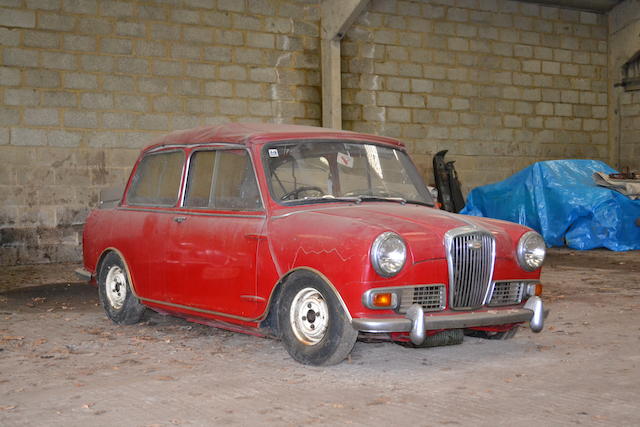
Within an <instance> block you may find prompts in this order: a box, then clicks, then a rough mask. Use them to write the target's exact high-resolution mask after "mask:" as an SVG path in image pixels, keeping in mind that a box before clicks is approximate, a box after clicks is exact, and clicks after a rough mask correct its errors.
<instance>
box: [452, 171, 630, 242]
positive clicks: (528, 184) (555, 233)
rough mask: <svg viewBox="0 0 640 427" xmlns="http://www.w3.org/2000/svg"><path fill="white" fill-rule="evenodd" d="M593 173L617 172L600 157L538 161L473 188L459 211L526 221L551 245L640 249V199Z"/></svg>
mask: <svg viewBox="0 0 640 427" xmlns="http://www.w3.org/2000/svg"><path fill="white" fill-rule="evenodd" d="M594 172H604V173H606V174H610V173H616V171H615V170H614V169H612V168H611V167H610V166H608V165H607V164H605V163H603V162H600V161H596V160H552V161H547V162H538V163H535V164H533V165H531V166H529V167H527V168H525V169H523V170H522V171H520V172H518V173H516V174H515V175H513V176H511V177H509V178H507V179H505V180H504V181H501V182H497V183H495V184H490V185H485V186H482V187H477V188H474V189H473V190H472V191H471V192H470V193H469V196H468V198H467V204H466V206H465V208H464V209H463V210H462V212H460V213H463V214H467V215H474V216H483V217H489V218H497V219H503V220H507V221H512V222H517V223H520V224H523V225H526V226H528V227H531V228H533V229H534V230H536V231H538V232H539V233H540V234H542V236H543V237H544V240H545V242H546V243H547V245H548V246H565V245H566V246H568V247H570V248H573V249H594V248H600V247H605V248H608V249H611V250H614V251H628V250H634V249H640V224H637V223H636V221H640V219H639V218H640V200H631V199H630V198H628V197H627V196H625V195H623V194H621V193H618V192H617V191H614V190H611V189H608V188H605V187H600V186H597V185H596V184H595V183H594V182H593V178H592V175H593V173H594Z"/></svg>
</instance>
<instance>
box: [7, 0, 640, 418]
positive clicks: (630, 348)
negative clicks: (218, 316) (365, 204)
mask: <svg viewBox="0 0 640 427" xmlns="http://www.w3.org/2000/svg"><path fill="white" fill-rule="evenodd" d="M0 58H1V64H0V98H1V100H2V101H1V102H2V106H1V107H0V159H2V165H1V166H0V265H1V266H2V267H3V268H2V269H1V270H0V271H2V272H1V273H0V318H1V319H2V322H1V323H0V424H2V425H33V424H45V425H81V424H82V425H85V424H87V423H94V424H97V425H112V424H115V423H117V422H121V421H122V420H123V419H126V420H127V423H128V424H131V425H140V426H143V425H183V424H184V425H209V424H223V423H224V424H239V425H252V424H258V423H260V424H276V425H283V424H293V425H299V424H303V423H304V424H306V423H315V424H320V425H327V424H337V423H341V424H342V423H349V424H356V425H371V424H383V423H387V424H398V423H400V422H402V423H405V422H416V421H417V422H418V423H420V424H424V425H432V424H459V425H472V424H474V425H502V424H504V425H511V424H514V423H516V422H517V423H522V422H525V423H527V424H533V423H535V422H538V423H543V424H587V425H600V424H602V425H633V424H638V423H639V422H640V416H639V415H638V414H637V396H638V395H639V394H640V385H639V383H638V378H640V367H639V364H640V359H639V356H638V354H640V351H639V350H640V340H639V339H640V327H639V326H638V325H640V322H639V320H640V316H639V314H638V313H639V311H640V303H639V296H640V280H639V279H638V277H639V275H638V273H639V272H640V253H639V252H638V251H630V252H611V251H607V250H593V251H583V252H581V251H574V250H568V249H566V248H557V249H551V250H550V251H549V254H548V260H547V262H546V266H545V268H544V270H543V283H544V285H545V293H544V298H545V303H546V304H547V307H548V308H550V310H551V314H550V316H549V318H548V320H547V324H546V328H545V330H544V331H543V332H542V333H540V334H533V333H531V332H530V331H529V330H528V329H526V328H522V330H521V331H520V332H519V333H518V335H517V336H516V337H515V338H514V339H513V340H510V341H500V342H492V341H487V340H481V339H476V338H466V339H465V342H464V343H463V344H462V345H459V346H452V347H439V348H431V349H419V350H416V349H408V348H404V347H401V346H398V345H395V344H392V343H367V342H358V343H357V344H356V348H355V350H354V353H353V355H352V357H351V358H350V359H349V360H348V361H346V362H344V363H342V364H341V365H338V366H335V367H329V368H310V367H305V366H301V365H297V364H295V363H294V362H293V361H292V360H291V359H290V358H289V357H288V355H287V354H286V352H285V351H284V350H282V348H281V346H280V345H279V344H278V343H277V342H275V341H271V340H265V339H260V338H255V337H251V336H245V335H240V334H234V333H231V332H226V331H222V330H217V329H212V328H208V327H205V326H200V325H195V324H192V323H187V322H184V321H182V320H179V319H175V318H171V317H163V316H161V315H159V314H149V318H148V320H147V321H146V322H144V323H143V324H141V325H135V326H128V327H121V326H116V325H113V324H111V323H110V322H109V321H108V319H107V318H106V317H105V316H104V313H103V312H102V309H101V307H99V306H98V301H97V292H96V290H95V288H93V287H91V286H87V285H86V284H83V283H79V282H78V279H77V278H76V277H74V275H73V270H74V269H75V268H76V267H77V266H78V265H79V263H80V260H81V253H82V248H81V240H82V226H83V223H84V220H85V218H86V216H87V214H88V212H89V211H90V210H91V209H93V208H94V207H96V205H97V203H98V197H99V193H100V191H101V190H104V189H108V188H111V187H118V186H123V185H124V182H125V180H126V179H127V178H128V175H129V172H130V170H131V167H132V165H133V163H134V161H135V159H136V157H137V156H138V153H139V150H140V149H141V148H142V147H144V146H146V145H147V144H148V142H149V141H150V140H152V139H154V138H155V137H157V136H159V135H162V134H165V133H168V132H170V131H172V130H177V129H186V128H193V127H196V126H201V125H205V124H207V125H208V124H217V123H225V122H257V121H259V122H273V123H286V124H304V125H313V126H326V127H333V128H342V129H347V130H356V131H361V132H367V133H373V134H379V135H386V136H391V137H395V138H398V139H400V140H402V141H403V142H405V143H406V145H407V149H408V151H409V153H410V155H411V157H412V159H413V160H414V162H416V165H417V166H418V169H419V170H420V172H421V174H422V175H423V177H424V178H425V180H426V182H427V183H431V182H433V178H432V177H433V170H432V166H431V164H432V157H433V155H434V154H435V153H436V152H438V151H441V150H449V153H448V155H447V156H448V157H449V158H450V159H453V160H455V161H456V169H457V171H458V174H459V176H460V179H461V181H462V184H463V191H464V193H465V194H467V193H468V192H469V190H471V189H472V188H474V187H477V186H479V185H484V184H489V183H492V182H496V181H499V180H502V179H505V178H507V177H509V176H511V175H512V174H514V173H515V172H518V171H520V170H521V169H523V168H524V167H526V166H529V165H531V164H533V163H535V162H538V161H543V160H551V159H572V158H580V159H595V160H601V161H604V162H605V163H607V164H609V165H610V166H612V167H614V168H616V169H618V170H621V169H622V168H629V169H630V170H632V171H633V170H635V171H638V170H640V0H622V1H618V0H594V1H587V0H557V1H507V0H424V1H418V0H414V1H399V0H370V1H367V0H298V1H294V0H288V1H287V0H131V1H127V0H123V1H111V0H0ZM302 396H304V397H303V398H301V397H302ZM418 411H419V412H420V414H419V415H418Z"/></svg>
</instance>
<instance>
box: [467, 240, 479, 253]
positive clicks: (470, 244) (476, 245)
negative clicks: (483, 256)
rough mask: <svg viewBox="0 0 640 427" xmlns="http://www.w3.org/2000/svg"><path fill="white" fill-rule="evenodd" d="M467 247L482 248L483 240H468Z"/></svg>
mask: <svg viewBox="0 0 640 427" xmlns="http://www.w3.org/2000/svg"><path fill="white" fill-rule="evenodd" d="M467 248H469V249H473V250H474V251H477V250H478V249H482V240H471V241H469V242H467Z"/></svg>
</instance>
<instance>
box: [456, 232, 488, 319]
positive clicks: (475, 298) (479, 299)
mask: <svg viewBox="0 0 640 427" xmlns="http://www.w3.org/2000/svg"><path fill="white" fill-rule="evenodd" d="M445 243H446V247H447V261H448V264H449V306H450V308H452V309H455V310H465V309H473V308H478V307H480V306H482V305H483V304H484V303H485V300H486V298H487V292H488V290H489V285H490V284H491V276H492V274H493V262H494V258H495V241H494V238H493V236H492V235H491V233H489V232H486V231H482V230H477V229H475V228H473V227H460V228H457V229H454V230H450V231H449V232H447V234H446V237H445Z"/></svg>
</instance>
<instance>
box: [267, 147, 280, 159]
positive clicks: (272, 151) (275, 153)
mask: <svg viewBox="0 0 640 427" xmlns="http://www.w3.org/2000/svg"><path fill="white" fill-rule="evenodd" d="M269 157H278V149H277V148H270V149H269Z"/></svg>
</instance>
